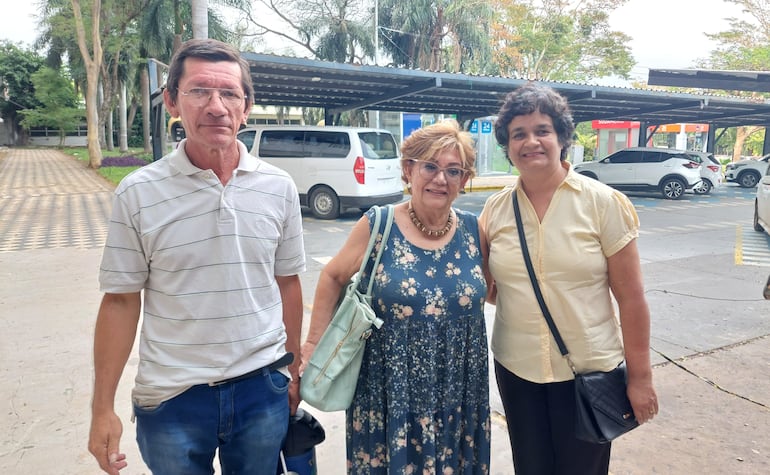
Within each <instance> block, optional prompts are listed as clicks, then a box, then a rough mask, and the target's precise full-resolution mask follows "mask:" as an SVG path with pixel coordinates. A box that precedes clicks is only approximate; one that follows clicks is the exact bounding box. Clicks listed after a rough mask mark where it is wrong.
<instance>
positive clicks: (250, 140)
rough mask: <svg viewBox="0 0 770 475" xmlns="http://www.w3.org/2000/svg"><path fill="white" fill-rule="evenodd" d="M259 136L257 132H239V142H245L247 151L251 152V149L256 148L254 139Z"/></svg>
mask: <svg viewBox="0 0 770 475" xmlns="http://www.w3.org/2000/svg"><path fill="white" fill-rule="evenodd" d="M256 136H257V131H256V130H243V131H241V132H238V140H240V141H241V142H243V144H244V145H245V146H246V150H248V151H251V147H253V146H254V137H256Z"/></svg>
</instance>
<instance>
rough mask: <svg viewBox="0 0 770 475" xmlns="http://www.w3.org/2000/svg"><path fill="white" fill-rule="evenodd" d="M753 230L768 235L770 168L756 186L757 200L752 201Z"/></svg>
mask: <svg viewBox="0 0 770 475" xmlns="http://www.w3.org/2000/svg"><path fill="white" fill-rule="evenodd" d="M754 229H755V230H757V231H759V232H763V231H764V232H766V233H768V234H770V167H767V170H765V174H764V175H763V176H762V178H761V179H760V180H759V184H758V185H757V198H756V199H755V200H754Z"/></svg>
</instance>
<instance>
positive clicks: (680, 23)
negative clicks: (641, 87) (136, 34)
mask: <svg viewBox="0 0 770 475" xmlns="http://www.w3.org/2000/svg"><path fill="white" fill-rule="evenodd" d="M38 1H39V0H25V1H22V2H21V3H15V4H14V6H13V8H7V9H4V11H3V12H2V15H0V39H9V40H11V41H13V42H19V41H21V42H23V43H25V44H31V43H32V42H33V41H34V39H35V37H36V36H37V32H36V31H35V24H36V20H35V19H34V17H33V15H34V14H35V12H36V11H37V8H38V7H37V5H36V4H37V3H38ZM740 15H741V9H740V7H738V6H736V5H735V4H732V3H727V2H724V1H723V0H629V1H628V2H627V3H626V5H624V6H622V7H620V8H618V9H616V10H615V11H613V12H612V13H611V15H610V26H611V27H612V28H613V29H615V30H620V31H623V32H625V33H626V34H627V35H629V36H631V37H632V38H633V40H632V41H631V49H632V54H633V55H634V59H635V60H636V61H637V65H636V67H635V68H634V69H633V70H632V72H631V75H632V76H633V79H634V80H646V79H647V71H648V69H649V68H657V69H660V68H670V69H684V68H689V67H693V66H694V64H695V62H696V60H698V59H699V58H704V57H707V56H708V54H709V52H710V51H711V50H712V49H714V47H715V46H716V45H715V44H714V43H712V42H711V41H710V40H708V38H706V36H705V35H704V33H705V32H707V33H717V32H720V31H724V30H727V28H728V26H729V25H728V22H727V20H726V19H725V18H728V17H739V16H740Z"/></svg>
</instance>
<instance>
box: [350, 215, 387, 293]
mask: <svg viewBox="0 0 770 475" xmlns="http://www.w3.org/2000/svg"><path fill="white" fill-rule="evenodd" d="M381 219H382V216H381V211H380V207H379V206H375V207H374V225H373V226H372V231H371V232H370V233H369V244H367V245H366V251H364V257H363V258H362V259H361V267H359V268H358V272H357V273H356V275H355V277H354V278H353V279H354V281H355V283H356V287H358V283H359V282H360V281H361V274H363V273H364V270H366V264H368V263H369V256H371V255H372V249H374V244H375V243H376V242H377V233H376V232H374V230H375V229H378V230H379V229H380V220H381Z"/></svg>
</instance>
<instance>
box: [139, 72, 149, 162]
mask: <svg viewBox="0 0 770 475" xmlns="http://www.w3.org/2000/svg"><path fill="white" fill-rule="evenodd" d="M141 81H142V85H141V86H142V134H143V135H144V151H145V153H152V142H151V141H150V114H151V112H150V73H149V72H148V71H147V68H146V67H145V68H142V74H141Z"/></svg>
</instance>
